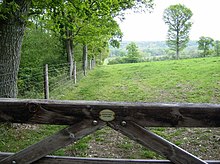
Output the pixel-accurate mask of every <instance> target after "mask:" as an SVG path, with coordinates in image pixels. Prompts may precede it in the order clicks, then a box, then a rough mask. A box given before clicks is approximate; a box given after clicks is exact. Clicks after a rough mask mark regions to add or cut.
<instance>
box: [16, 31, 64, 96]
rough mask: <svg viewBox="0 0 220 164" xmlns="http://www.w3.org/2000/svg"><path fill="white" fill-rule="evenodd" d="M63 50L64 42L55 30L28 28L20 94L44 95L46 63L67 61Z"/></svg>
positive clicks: (22, 63) (23, 48) (24, 45)
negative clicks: (55, 33)
mask: <svg viewBox="0 0 220 164" xmlns="http://www.w3.org/2000/svg"><path fill="white" fill-rule="evenodd" d="M62 52H63V49H62V43H61V42H60V40H59V37H57V36H55V35H54V33H53V32H49V31H45V30H41V29H32V28H30V29H28V30H26V33H25V37H24V41H23V44H22V52H21V63H20V70H19V75H18V89H19V96H25V95H26V96H27V95H28V96H30V97H32V98H37V97H38V98H39V96H41V95H42V93H43V74H44V73H43V70H44V69H43V68H44V65H45V64H49V65H54V64H60V63H66V57H65V56H63V55H62ZM38 94H40V95H38ZM34 95H35V96H34ZM41 97H42V96H41Z"/></svg>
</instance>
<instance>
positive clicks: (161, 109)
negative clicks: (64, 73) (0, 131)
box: [0, 98, 220, 127]
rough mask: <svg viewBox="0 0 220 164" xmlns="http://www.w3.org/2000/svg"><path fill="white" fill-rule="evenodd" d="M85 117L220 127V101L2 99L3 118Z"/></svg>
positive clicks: (63, 120) (59, 121)
mask: <svg viewBox="0 0 220 164" xmlns="http://www.w3.org/2000/svg"><path fill="white" fill-rule="evenodd" d="M84 119H93V120H95V121H100V120H101V121H104V122H111V121H113V120H114V121H120V122H123V121H133V122H136V123H138V124H139V125H142V126H149V127H150V126H151V127H220V104H194V103H139V102H135V103H128V102H104V101H67V100H31V99H27V100H25V99H4V98H3V99H0V122H11V123H30V124H54V125H72V124H75V123H76V122H79V121H81V120H84Z"/></svg>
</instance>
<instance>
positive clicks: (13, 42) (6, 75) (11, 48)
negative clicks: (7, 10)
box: [0, 0, 30, 98]
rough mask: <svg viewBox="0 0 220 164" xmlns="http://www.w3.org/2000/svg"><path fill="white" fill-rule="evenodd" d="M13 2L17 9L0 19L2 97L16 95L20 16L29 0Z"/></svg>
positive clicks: (22, 24)
mask: <svg viewBox="0 0 220 164" xmlns="http://www.w3.org/2000/svg"><path fill="white" fill-rule="evenodd" d="M15 2H16V3H17V4H18V5H19V6H20V7H19V10H18V11H16V12H15V13H13V15H10V16H9V15H8V17H7V19H6V20H1V19H0V38H1V39H0V97H3V98H15V97H17V93H18V91H17V75H18V70H19V64H20V51H21V45H22V40H23V36H24V31H25V21H24V20H23V18H22V17H24V16H25V15H27V13H28V7H29V4H30V1H21V0H17V1H15ZM3 3H4V2H3ZM5 3H6V2H5ZM2 5H4V4H2Z"/></svg>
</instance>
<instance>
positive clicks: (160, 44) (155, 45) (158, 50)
mask: <svg viewBox="0 0 220 164" xmlns="http://www.w3.org/2000/svg"><path fill="white" fill-rule="evenodd" d="M131 42H132V41H123V42H121V45H120V48H113V47H110V57H116V56H125V55H126V52H127V51H126V46H127V45H128V44H129V43H131ZM135 43H136V45H137V46H138V48H139V50H140V51H141V52H142V54H143V55H144V56H164V55H168V54H169V53H170V52H169V47H168V46H167V45H166V42H165V41H137V42H135ZM197 46H198V45H197V41H190V42H189V43H188V46H187V47H186V48H185V50H184V51H183V53H184V54H189V53H197ZM189 55H190V54H189ZM192 55H193V54H192Z"/></svg>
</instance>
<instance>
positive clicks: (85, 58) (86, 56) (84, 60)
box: [83, 45, 88, 76]
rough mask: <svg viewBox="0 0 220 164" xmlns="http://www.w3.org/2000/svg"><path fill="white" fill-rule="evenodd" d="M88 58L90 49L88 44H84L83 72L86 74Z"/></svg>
mask: <svg viewBox="0 0 220 164" xmlns="http://www.w3.org/2000/svg"><path fill="white" fill-rule="evenodd" d="M87 60H88V49H87V45H83V74H84V76H86V69H87V63H88V62H87Z"/></svg>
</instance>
